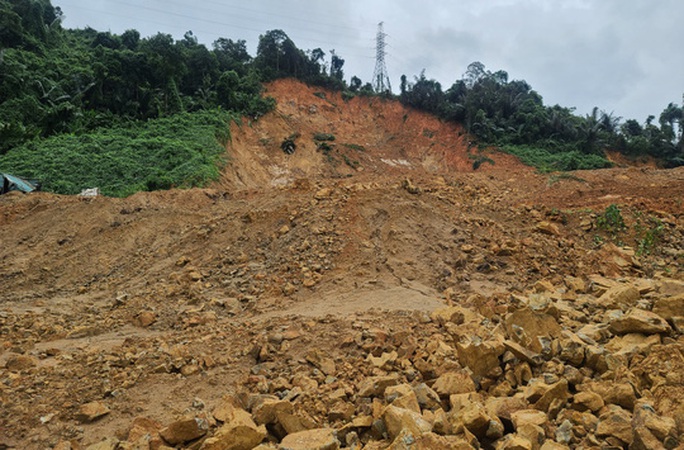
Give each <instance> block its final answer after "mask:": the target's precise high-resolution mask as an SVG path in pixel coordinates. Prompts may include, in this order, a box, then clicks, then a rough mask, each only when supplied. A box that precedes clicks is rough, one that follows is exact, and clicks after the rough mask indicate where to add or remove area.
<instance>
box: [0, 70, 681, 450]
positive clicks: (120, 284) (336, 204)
mask: <svg viewBox="0 0 684 450" xmlns="http://www.w3.org/2000/svg"><path fill="white" fill-rule="evenodd" d="M267 93H268V95H272V96H273V97H275V98H276V99H277V102H278V106H277V108H276V110H275V111H274V112H272V113H269V114H268V115H266V116H264V117H262V118H259V119H258V120H251V119H249V118H244V119H243V120H242V122H241V123H240V124H235V125H234V126H233V127H232V142H231V143H230V144H229V145H228V148H227V152H226V157H227V161H228V162H227V165H226V167H225V170H224V174H223V177H222V179H221V180H220V181H218V182H216V183H215V184H214V185H213V186H210V187H209V188H207V189H192V190H171V191H162V192H152V193H139V194H136V195H133V196H131V197H129V198H126V199H114V198H105V197H97V198H83V197H67V196H58V195H52V194H47V193H35V194H30V195H20V194H10V195H5V196H2V197H0V227H1V229H2V231H1V232H0V260H2V264H1V265H0V402H1V407H0V448H22V449H32V448H35V449H43V448H52V446H54V445H57V443H58V442H60V441H62V442H64V441H66V440H69V441H70V442H72V444H71V445H73V446H74V448H77V446H78V445H80V446H81V448H86V447H87V446H88V445H92V444H95V443H97V442H99V441H101V440H102V439H103V438H104V437H110V436H111V437H116V438H118V439H120V440H125V439H126V436H127V433H128V429H129V428H130V424H131V422H132V421H133V419H134V418H136V417H140V416H144V417H149V418H152V419H154V420H157V421H159V422H161V423H162V424H167V423H169V422H171V421H173V420H175V419H177V418H178V417H179V416H181V415H183V414H185V413H188V412H193V411H194V412H196V411H200V410H203V409H205V410H211V408H212V407H213V406H215V405H216V404H217V403H218V402H219V401H220V399H221V398H222V397H223V396H224V395H226V394H231V393H236V392H239V391H242V390H245V389H253V390H255V391H258V390H259V389H260V388H259V386H257V385H254V386H252V385H251V384H250V383H258V382H259V380H261V379H259V378H258V376H261V375H263V378H264V379H267V380H269V382H272V381H273V380H278V379H279V378H282V379H284V380H285V381H284V383H289V382H291V377H292V376H293V373H295V369H294V368H293V367H295V366H297V370H304V369H302V367H306V364H307V363H306V361H304V360H303V358H304V355H306V354H307V352H309V351H311V349H320V350H321V351H323V352H327V353H329V354H331V355H334V356H335V358H336V362H337V365H338V367H345V364H346V365H348V366H349V370H350V373H353V371H354V370H356V369H354V367H355V364H356V361H357V360H358V359H359V358H362V357H365V355H366V353H365V352H367V348H365V347H363V346H356V345H353V344H354V342H355V341H354V339H355V338H356V337H357V335H358V334H359V333H360V331H359V330H375V331H374V332H376V333H377V332H378V330H383V332H384V333H386V334H388V335H389V336H390V340H391V336H393V335H396V334H397V333H399V332H401V331H403V330H411V332H412V333H414V335H415V336H422V335H423V334H426V333H427V331H425V329H424V328H421V327H423V326H427V325H425V324H427V323H428V322H429V321H430V319H429V314H430V313H431V312H433V311H435V310H437V309H439V308H441V307H443V306H445V305H447V304H461V303H463V302H465V300H466V299H468V298H470V297H471V296H472V295H473V294H479V295H480V296H482V297H484V298H485V299H490V300H492V301H495V302H501V303H506V302H508V299H509V298H510V297H511V295H524V294H525V293H526V292H528V290H529V289H530V288H531V287H532V286H534V285H535V283H538V282H539V281H542V280H545V281H548V282H549V283H551V284H552V285H561V284H562V283H563V281H564V280H565V279H566V277H567V276H572V277H577V278H580V279H584V280H589V279H590V278H591V277H592V276H597V275H600V276H603V277H607V278H610V279H616V280H617V279H620V278H621V277H632V278H639V279H672V280H684V256H683V255H684V253H683V252H684V231H683V230H684V222H683V220H684V206H683V205H682V201H683V199H684V168H679V169H672V170H658V169H656V168H653V167H648V166H645V167H643V166H642V167H623V168H616V169H609V170H600V171H579V172H573V173H572V174H569V175H568V174H546V175H542V174H537V173H536V172H535V171H534V170H533V169H531V168H529V167H526V166H524V165H522V164H521V163H520V162H518V161H517V160H516V159H515V158H514V157H512V156H510V155H507V154H503V153H499V152H496V151H494V150H488V151H485V152H484V153H482V154H481V153H479V152H478V150H477V148H474V147H473V148H469V138H468V136H467V135H466V133H465V132H464V130H463V129H462V128H461V127H460V126H458V125H455V124H451V123H444V122H441V121H439V120H438V119H436V118H434V117H431V116H429V115H427V114H424V113H421V112H418V111H414V110H410V109H407V108H405V107H403V106H402V105H400V104H399V103H397V102H393V101H388V100H382V99H377V98H364V97H356V98H353V99H350V100H344V99H342V98H341V97H340V96H339V94H336V93H332V92H327V91H323V90H321V89H317V88H312V87H307V86H304V85H302V84H300V83H298V82H295V81H292V80H282V81H278V82H275V83H273V84H271V85H269V86H268V91H267ZM317 133H328V134H332V135H334V137H335V140H334V141H325V142H326V143H327V145H328V147H327V148H326V147H323V148H322V147H321V146H320V143H321V141H316V140H315V139H314V135H315V134H317ZM287 138H292V139H293V140H294V142H295V143H296V149H295V152H294V154H292V155H288V154H286V153H285V152H283V151H282V149H281V143H282V142H283V141H284V140H285V139H287ZM482 155H484V156H486V157H487V158H489V159H490V160H491V161H493V163H489V162H483V163H482V164H481V165H480V166H479V168H478V169H477V170H474V168H473V163H474V162H475V161H476V160H477V158H478V157H479V156H482ZM611 204H615V205H619V207H620V208H621V211H622V214H623V216H624V218H625V222H626V225H627V230H626V231H624V232H621V233H620V235H619V236H612V235H610V234H608V233H606V232H605V230H602V229H599V228H597V227H596V218H597V217H598V216H599V215H600V214H601V213H602V212H603V211H604V210H605V208H606V207H607V206H608V205H611ZM655 220H657V221H659V222H658V223H661V224H662V225H663V231H662V232H661V233H660V234H659V235H658V240H657V243H656V244H655V245H654V246H653V247H652V248H649V249H648V252H639V254H638V255H635V252H637V251H638V250H639V243H640V242H641V241H640V239H642V238H643V233H642V232H641V231H640V230H641V228H639V227H638V226H642V227H644V226H646V227H647V226H650V225H648V224H650V223H656V222H654V221H655ZM544 224H545V225H544ZM546 225H550V227H547V226H546ZM544 228H545V229H546V231H544V230H543V229H544ZM625 252H627V253H628V254H629V255H634V258H635V260H638V262H637V263H635V264H632V263H625V258H626V257H625ZM288 332H290V334H291V335H292V336H294V337H293V338H292V340H291V341H288V342H291V344H289V345H290V347H289V349H288V355H289V356H288V357H287V359H285V360H283V361H280V362H278V361H279V360H277V358H276V362H277V364H276V365H275V366H271V367H265V368H264V366H263V365H262V363H263V362H264V361H263V358H262V360H260V359H259V358H260V357H259V356H257V357H256V358H255V354H254V352H255V348H256V351H257V353H258V352H259V348H263V347H262V346H263V345H264V343H268V342H271V341H269V339H271V340H272V341H273V342H275V341H277V340H278V339H272V337H273V336H272V335H273V334H274V333H279V334H283V333H286V334H287V333H288ZM421 333H423V334H421ZM673 339H675V340H676V339H679V338H678V337H677V335H675V336H673ZM281 340H282V339H281ZM342 344H344V345H342ZM398 345H399V344H398ZM399 346H400V345H399ZM16 355H24V356H27V357H30V358H31V360H32V361H33V363H32V364H30V365H29V367H27V368H25V369H21V370H10V368H8V367H5V365H6V364H8V361H9V360H10V359H11V358H13V357H15V356H16ZM262 356H263V355H262ZM266 361H268V358H267V359H266ZM288 361H289V363H288ZM300 363H301V364H300ZM274 364H275V363H274ZM288 364H289V366H288ZM302 364H303V365H302ZM288 367H289V368H288ZM311 370H314V368H313V367H312V368H311ZM308 375H310V376H312V377H313V376H314V375H311V373H308ZM255 377H256V378H257V379H256V381H255ZM324 383H325V382H324V381H321V385H323V384H324ZM266 391H268V388H266ZM92 401H99V402H103V403H105V404H106V405H107V406H108V407H109V408H110V409H111V412H110V413H109V414H107V415H106V416H105V417H103V418H101V419H99V420H96V421H94V422H92V423H82V421H79V420H77V418H76V413H77V411H78V408H79V406H80V405H83V404H85V403H88V402H92ZM310 414H311V415H312V416H313V418H314V419H315V420H316V421H317V423H318V424H319V425H323V424H325V423H327V422H326V420H327V419H326V415H325V411H316V410H315V408H314V409H313V410H311V411H310Z"/></svg>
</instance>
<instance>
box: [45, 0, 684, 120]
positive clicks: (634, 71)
mask: <svg viewBox="0 0 684 450" xmlns="http://www.w3.org/2000/svg"><path fill="white" fill-rule="evenodd" d="M53 5H55V6H60V7H61V8H62V10H63V12H64V15H65V17H66V20H65V21H64V26H65V27H68V28H84V27H86V26H90V27H92V28H95V29H97V30H102V31H111V32H113V33H117V34H120V33H121V32H123V31H125V30H127V29H131V28H134V29H137V30H138V31H140V33H141V34H142V35H143V36H150V35H152V34H155V33H157V32H163V33H169V34H172V35H173V36H174V37H175V38H177V39H181V38H182V37H183V35H184V33H185V32H186V31H188V30H192V31H193V33H194V34H195V36H197V38H198V39H199V41H200V42H201V43H204V44H206V45H207V46H210V45H211V43H212V42H213V41H215V40H216V39H217V38H219V37H226V38H231V39H233V40H237V39H244V40H246V41H247V45H248V48H249V50H250V52H251V53H252V55H254V54H255V53H256V46H257V44H258V40H259V35H260V34H263V33H264V32H266V31H268V30H272V29H282V30H283V31H285V32H286V33H287V34H288V36H289V37H290V38H291V39H292V40H293V41H294V42H295V44H296V45H297V47H299V48H300V49H303V50H309V49H314V48H317V47H320V48H322V49H323V50H324V51H325V52H326V54H327V57H326V60H327V61H330V55H329V51H330V50H331V49H335V50H336V52H337V54H338V55H339V56H340V57H342V58H343V59H344V60H345V65H344V68H343V70H344V73H345V78H346V79H347V81H348V80H349V78H351V76H352V75H356V76H358V77H359V78H361V79H362V80H363V81H364V82H367V81H371V78H372V75H373V69H374V67H375V37H376V32H377V24H378V23H379V22H381V21H382V22H384V30H385V33H387V37H386V43H387V48H386V50H387V55H386V58H385V61H386V65H387V69H388V72H389V75H390V80H391V83H392V87H393V89H394V92H397V91H398V87H399V77H400V76H401V75H402V74H406V75H407V76H408V77H409V80H412V79H413V77H414V76H416V75H418V74H420V72H421V70H422V69H425V70H426V72H425V74H426V76H427V77H428V78H434V79H436V80H437V81H439V82H440V83H441V84H442V87H443V89H445V90H446V89H447V88H448V87H449V86H451V85H452V83H453V82H454V81H456V80H457V79H460V78H461V77H462V75H463V73H464V72H465V70H466V67H467V66H468V64H470V63H471V62H473V61H480V62H482V63H483V64H485V66H486V68H487V69H488V70H491V71H492V72H494V71H497V70H500V69H501V70H505V71H507V72H508V74H509V79H524V80H526V81H527V82H528V83H529V84H530V85H531V86H532V87H533V88H534V89H535V90H536V91H537V92H539V93H540V94H541V95H542V96H543V97H544V102H545V104H547V105H553V104H560V105H562V106H567V107H576V108H577V113H579V114H586V113H588V112H590V111H591V109H592V108H593V107H594V106H598V107H599V108H600V109H602V110H605V111H607V112H613V113H614V114H615V115H616V116H622V117H623V118H624V119H628V118H635V119H637V120H639V121H640V122H643V121H644V120H645V119H646V117H647V116H648V115H649V114H653V115H655V116H656V117H658V115H659V114H660V112H661V111H662V110H663V109H664V108H665V106H667V104H668V103H670V102H674V103H677V104H681V102H682V93H684V50H683V49H682V42H683V41H682V31H683V30H684V1H682V0H657V1H653V0H459V1H447V0H392V1H390V0H366V1H354V0H336V1H334V2H333V1H330V0H326V1H323V0H318V1H316V0H251V1H249V2H245V1H237V0H223V1H222V0H194V1H191V0H53Z"/></svg>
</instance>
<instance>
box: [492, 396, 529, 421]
mask: <svg viewBox="0 0 684 450" xmlns="http://www.w3.org/2000/svg"><path fill="white" fill-rule="evenodd" d="M529 406H530V405H529V403H528V402H527V401H526V400H525V399H524V398H522V397H520V396H515V397H489V398H488V399H487V400H486V401H485V408H486V409H487V412H488V413H489V415H490V416H492V417H498V418H499V419H501V420H507V421H511V420H512V416H513V413H515V412H517V411H521V410H525V409H528V408H529ZM532 411H534V412H535V413H540V411H537V410H532Z"/></svg>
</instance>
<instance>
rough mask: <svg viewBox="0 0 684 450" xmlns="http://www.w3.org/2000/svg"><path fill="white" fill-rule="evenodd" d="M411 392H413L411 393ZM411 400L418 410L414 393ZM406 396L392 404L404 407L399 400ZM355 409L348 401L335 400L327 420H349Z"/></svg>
mask: <svg viewBox="0 0 684 450" xmlns="http://www.w3.org/2000/svg"><path fill="white" fill-rule="evenodd" d="M411 394H413V392H412V393H411ZM413 397H414V398H413V401H414V402H415V407H416V408H417V409H418V412H420V407H419V406H418V402H417V401H416V400H415V394H413ZM404 398H408V396H405V397H401V398H399V399H397V400H395V401H394V403H392V404H393V405H394V406H398V407H404V406H403V404H404V403H403V402H401V399H404ZM355 411H356V407H355V406H354V405H353V404H352V403H349V402H345V401H341V400H340V401H338V402H336V403H335V404H334V405H333V406H332V407H331V408H330V411H329V412H328V420H330V421H331V422H337V421H342V422H349V421H350V420H351V419H352V417H353V416H354V412H355Z"/></svg>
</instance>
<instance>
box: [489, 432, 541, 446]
mask: <svg viewBox="0 0 684 450" xmlns="http://www.w3.org/2000/svg"><path fill="white" fill-rule="evenodd" d="M495 449H496V450H534V446H533V445H532V442H531V441H530V440H529V439H527V438H526V437H523V436H520V435H518V434H517V433H512V434H508V435H506V436H505V437H504V438H503V439H500V440H499V441H498V442H497V443H496V447H495Z"/></svg>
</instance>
